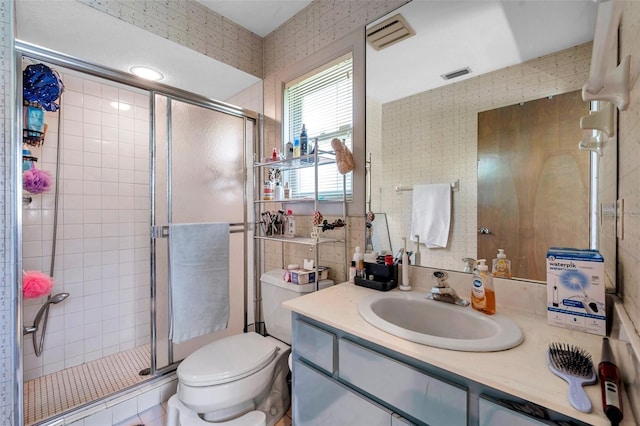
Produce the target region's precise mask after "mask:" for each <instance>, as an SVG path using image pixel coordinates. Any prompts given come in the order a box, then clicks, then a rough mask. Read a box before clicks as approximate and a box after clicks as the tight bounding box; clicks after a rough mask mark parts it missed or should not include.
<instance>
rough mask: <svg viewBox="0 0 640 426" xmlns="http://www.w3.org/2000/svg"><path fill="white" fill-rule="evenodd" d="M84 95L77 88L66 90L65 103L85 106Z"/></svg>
mask: <svg viewBox="0 0 640 426" xmlns="http://www.w3.org/2000/svg"><path fill="white" fill-rule="evenodd" d="M82 101H83V95H82V93H81V92H79V91H76V90H65V91H64V103H65V105H75V106H79V107H81V106H83V105H82V103H83V102H82Z"/></svg>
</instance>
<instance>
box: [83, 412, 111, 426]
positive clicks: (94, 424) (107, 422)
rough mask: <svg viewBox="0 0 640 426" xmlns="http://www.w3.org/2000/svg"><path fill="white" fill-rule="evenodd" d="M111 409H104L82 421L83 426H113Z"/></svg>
mask: <svg viewBox="0 0 640 426" xmlns="http://www.w3.org/2000/svg"><path fill="white" fill-rule="evenodd" d="M112 413H113V411H112V409H111V408H106V409H104V410H101V411H98V412H97V413H96V414H94V415H92V416H89V417H87V418H85V419H84V421H85V425H91V426H111V425H112V424H113V419H112Z"/></svg>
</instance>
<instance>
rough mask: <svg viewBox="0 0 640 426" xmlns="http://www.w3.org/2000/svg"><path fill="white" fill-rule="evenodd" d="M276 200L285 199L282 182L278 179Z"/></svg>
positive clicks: (274, 193) (275, 191)
mask: <svg viewBox="0 0 640 426" xmlns="http://www.w3.org/2000/svg"><path fill="white" fill-rule="evenodd" d="M273 195H274V198H273V199H274V200H277V201H281V200H284V188H282V185H280V182H278V181H276V187H275V189H274V191H273Z"/></svg>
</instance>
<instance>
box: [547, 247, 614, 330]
mask: <svg viewBox="0 0 640 426" xmlns="http://www.w3.org/2000/svg"><path fill="white" fill-rule="evenodd" d="M604 287H605V286H604V259H603V257H602V255H601V254H600V253H599V252H598V251H597V250H581V249H573V248H559V247H551V248H550V249H549V251H548V252H547V322H548V323H549V324H550V325H554V326H558V327H565V328H570V329H573V330H579V331H584V332H587V333H593V334H599V335H602V336H604V335H605V334H606V314H605V311H606V310H605V291H604Z"/></svg>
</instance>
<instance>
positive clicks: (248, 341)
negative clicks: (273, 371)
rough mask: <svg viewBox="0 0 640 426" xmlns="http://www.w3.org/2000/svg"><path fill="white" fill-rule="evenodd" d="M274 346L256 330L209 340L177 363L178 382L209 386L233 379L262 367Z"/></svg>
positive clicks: (266, 362)
mask: <svg viewBox="0 0 640 426" xmlns="http://www.w3.org/2000/svg"><path fill="white" fill-rule="evenodd" d="M277 351H278V348H277V346H276V345H275V344H274V343H273V342H272V341H271V340H269V339H267V338H265V337H264V336H261V335H259V334H258V333H242V334H238V335H234V336H229V337H225V338H224V339H220V340H217V341H215V342H212V343H209V344H208V345H205V346H203V347H202V348H200V349H198V350H197V351H195V352H194V353H192V354H191V355H189V356H188V357H187V358H186V359H185V360H184V361H182V362H181V363H180V365H179V366H178V370H177V374H178V379H179V381H180V383H183V384H185V385H187V386H194V387H200V386H212V385H219V384H224V383H229V382H233V381H235V380H239V379H242V378H243V377H247V376H249V375H251V374H253V373H255V372H256V371H259V370H260V369H262V368H263V367H264V366H265V365H267V364H268V363H269V362H271V360H273V358H274V357H275V356H276V353H277Z"/></svg>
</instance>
